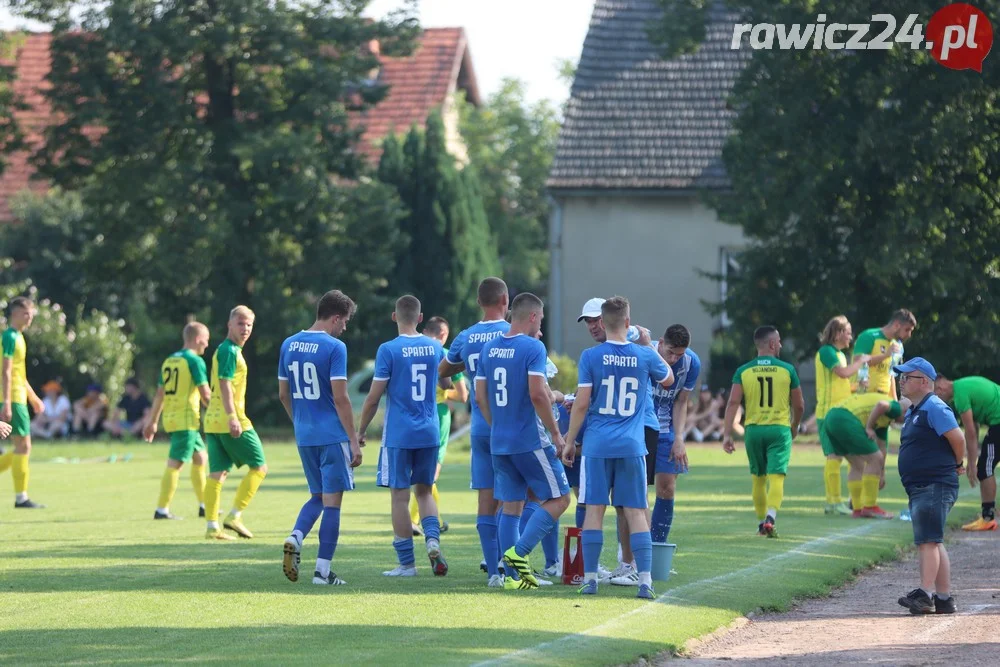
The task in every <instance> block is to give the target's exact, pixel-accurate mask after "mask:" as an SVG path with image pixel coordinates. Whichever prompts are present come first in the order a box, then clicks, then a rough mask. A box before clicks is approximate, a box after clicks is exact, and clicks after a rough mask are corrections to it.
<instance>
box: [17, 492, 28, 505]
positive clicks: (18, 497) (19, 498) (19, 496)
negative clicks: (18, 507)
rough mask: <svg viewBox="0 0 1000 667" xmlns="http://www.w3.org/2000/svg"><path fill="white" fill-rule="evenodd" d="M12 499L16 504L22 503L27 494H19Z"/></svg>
mask: <svg viewBox="0 0 1000 667" xmlns="http://www.w3.org/2000/svg"><path fill="white" fill-rule="evenodd" d="M14 499H15V500H16V501H17V502H19V503H23V502H24V501H25V500H27V499H28V494H27V493H19V494H17V495H16V496H14Z"/></svg>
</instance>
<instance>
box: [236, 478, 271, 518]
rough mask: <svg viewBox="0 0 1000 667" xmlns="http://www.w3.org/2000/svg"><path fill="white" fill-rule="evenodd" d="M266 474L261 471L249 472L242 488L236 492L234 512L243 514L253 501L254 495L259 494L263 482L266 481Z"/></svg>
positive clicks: (241, 485)
mask: <svg viewBox="0 0 1000 667" xmlns="http://www.w3.org/2000/svg"><path fill="white" fill-rule="evenodd" d="M265 474H266V473H263V472H261V471H260V470H250V471H249V472H247V474H246V477H244V478H243V481H242V482H240V488H238V489H237V490H236V498H235V499H234V500H233V511H234V512H242V511H243V510H245V509H246V508H247V506H248V505H249V504H250V501H251V500H253V497H254V495H256V493H257V489H259V488H260V484H261V482H263V481H264V476H265Z"/></svg>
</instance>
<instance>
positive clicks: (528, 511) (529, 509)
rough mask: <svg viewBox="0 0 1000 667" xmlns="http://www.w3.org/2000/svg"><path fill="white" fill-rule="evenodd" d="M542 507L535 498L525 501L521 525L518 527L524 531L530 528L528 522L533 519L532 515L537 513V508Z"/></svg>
mask: <svg viewBox="0 0 1000 667" xmlns="http://www.w3.org/2000/svg"><path fill="white" fill-rule="evenodd" d="M541 507H542V506H541V505H539V504H538V503H536V502H535V501H534V500H532V501H530V502H527V503H524V509H523V510H521V525H520V526H519V527H518V530H519V531H520V532H522V533H523V532H524V531H525V530H527V529H528V522H529V521H531V515H532V514H534V513H535V510H537V509H541Z"/></svg>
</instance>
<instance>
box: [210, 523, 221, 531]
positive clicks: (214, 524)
mask: <svg viewBox="0 0 1000 667" xmlns="http://www.w3.org/2000/svg"><path fill="white" fill-rule="evenodd" d="M208 529H209V530H218V529H219V522H218V521H209V522H208Z"/></svg>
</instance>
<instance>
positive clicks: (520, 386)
mask: <svg viewBox="0 0 1000 667" xmlns="http://www.w3.org/2000/svg"><path fill="white" fill-rule="evenodd" d="M545 359H546V357H545V345H543V344H542V342H541V341H539V340H535V339H534V338H530V337H528V336H525V335H524V334H517V335H516V336H510V337H508V336H500V337H498V338H494V339H493V340H491V341H490V342H489V343H487V344H486V345H484V346H483V350H482V352H481V354H480V357H479V366H478V368H477V369H476V382H477V383H478V384H479V389H480V390H483V391H486V392H487V396H488V397H489V401H490V417H491V418H492V422H493V427H492V429H491V431H490V453H491V454H524V453H527V452H531V451H534V450H536V449H541V448H542V447H545V446H547V445H549V444H551V443H550V442H549V438H548V436H547V435H546V434H545V432H544V430H542V427H541V425H540V422H539V419H538V415H537V414H536V413H535V406H534V404H533V403H532V402H531V393H530V392H529V391H528V376H529V375H538V376H540V377H542V378H544V377H545Z"/></svg>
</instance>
